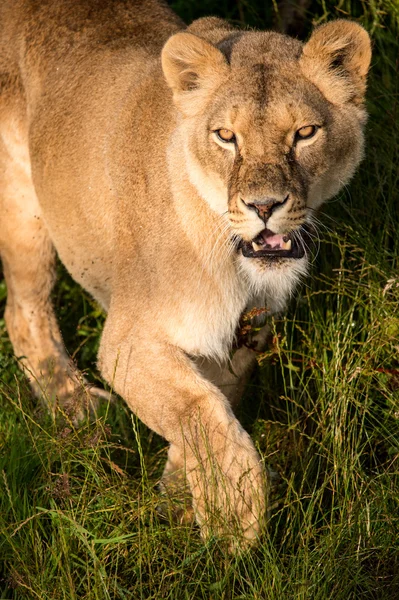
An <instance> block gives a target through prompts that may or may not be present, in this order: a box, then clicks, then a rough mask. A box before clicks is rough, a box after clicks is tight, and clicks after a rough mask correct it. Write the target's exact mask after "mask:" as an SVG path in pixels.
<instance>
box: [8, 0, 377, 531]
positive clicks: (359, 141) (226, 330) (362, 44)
mask: <svg viewBox="0 0 399 600" xmlns="http://www.w3.org/2000/svg"><path fill="white" fill-rule="evenodd" d="M0 24H1V37H0V40H1V41H0V44H1V46H0V65H1V70H0V72H1V87H0V94H1V95H0V132H1V141H0V144H1V146H0V153H1V154H0V160H1V170H0V174H1V204H0V206H1V228H0V250H1V258H2V261H3V267H4V273H5V277H6V280H7V286H8V300H7V308H6V314H5V319H6V323H7V328H8V332H9V335H10V338H11V340H12V343H13V346H14V350H15V354H16V355H17V356H18V357H20V359H21V362H22V364H23V365H24V368H25V370H26V372H27V374H28V376H29V377H30V379H31V384H32V387H33V389H34V391H35V392H36V393H37V394H42V392H45V395H46V397H48V398H50V399H52V400H53V402H54V403H55V399H56V398H58V401H59V402H60V403H61V404H64V405H65V406H66V405H68V403H71V402H72V401H73V399H76V398H80V402H83V400H82V399H81V398H82V394H81V390H82V379H81V377H79V374H78V372H77V370H76V368H75V367H74V365H73V364H72V363H71V361H70V360H69V359H68V357H67V355H66V352H65V350H64V347H63V344H62V340H61V336H60V332H59V329H58V326H57V323H56V319H55V316H54V313H53V309H52V306H51V301H50V293H51V288H52V285H53V279H54V261H55V252H57V253H58V255H59V257H60V259H61V260H62V262H63V263H64V265H65V266H66V268H67V269H68V271H69V272H70V273H71V274H72V276H73V277H74V279H75V280H76V281H78V282H79V283H80V284H81V285H82V286H83V287H84V288H85V289H86V290H88V291H89V292H90V293H91V294H92V295H93V296H94V298H96V300H97V301H98V302H99V303H100V304H101V306H102V307H103V308H104V310H105V311H106V312H107V313H108V316H107V320H106V324H105V327H104V332H103V335H102V340H101V347H100V352H99V368H100V370H101V373H102V376H103V377H104V378H105V380H106V381H108V382H109V384H110V385H112V387H113V389H115V390H116V392H118V393H119V394H120V395H121V396H122V397H123V398H124V399H125V400H126V402H127V403H128V405H129V406H130V407H131V409H132V410H133V411H134V412H135V413H136V414H137V415H138V416H139V417H140V419H142V420H143V421H144V422H145V423H146V424H147V425H148V426H149V427H151V428H152V429H153V430H155V431H156V432H157V433H159V434H160V435H162V436H163V437H164V438H166V439H167V440H168V441H169V442H170V450H169V457H168V461H167V465H166V468H165V472H164V476H163V484H164V487H165V488H166V490H168V489H174V488H177V489H178V488H179V487H180V488H184V486H185V485H186V483H187V484H188V486H189V489H190V491H191V493H192V498H193V508H194V512H195V516H196V519H197V521H198V523H199V524H200V525H201V528H202V532H203V534H204V535H206V534H207V533H208V532H209V531H210V530H212V531H217V532H220V533H222V534H223V533H232V532H235V533H236V534H238V538H237V539H239V537H240V535H241V537H242V539H244V540H247V541H250V540H252V539H254V538H255V537H256V536H257V534H258V532H259V530H260V527H261V524H262V520H263V516H264V513H265V510H266V501H265V498H266V478H265V474H264V470H263V468H262V465H261V462H260V457H259V456H258V454H257V452H256V450H255V448H254V445H253V443H252V442H251V439H250V437H249V435H248V434H247V433H246V432H245V431H244V430H243V429H242V427H241V426H240V424H239V422H238V421H237V419H236V418H235V416H234V414H233V411H232V408H231V405H230V403H229V400H231V401H233V400H235V397H236V395H237V391H239V389H240V388H241V381H242V379H241V378H242V377H243V376H244V375H245V373H246V372H247V371H248V368H249V367H250V365H251V363H252V362H253V353H252V351H251V350H249V349H248V348H241V349H240V350H239V351H237V352H236V354H235V355H234V359H233V364H232V366H231V365H229V364H228V362H229V352H230V349H231V347H232V343H233V340H234V336H235V331H236V328H237V324H238V322H239V319H240V315H241V314H242V313H243V311H244V310H246V309H248V308H250V307H252V306H254V305H261V306H262V305H266V306H267V307H268V309H269V311H270V312H273V311H277V310H280V309H282V308H283V307H284V305H285V303H286V300H287V297H288V296H289V295H290V294H291V293H292V291H293V289H294V287H295V285H296V284H297V282H298V280H299V279H300V278H301V277H302V276H303V275H305V274H306V271H307V264H308V250H307V244H306V241H305V239H304V237H303V234H304V231H305V230H306V227H307V226H308V224H309V223H311V222H312V215H313V213H314V210H315V209H316V208H317V207H318V206H319V205H320V204H321V202H323V201H324V200H326V199H327V198H329V197H331V196H333V195H334V194H336V193H337V191H338V190H339V189H340V188H341V187H342V186H343V185H344V184H345V183H346V182H347V181H348V180H349V178H350V177H351V176H352V174H353V172H354V170H355V168H356V166H357V165H358V163H359V161H360V159H361V156H362V152H363V134H362V129H363V126H364V123H365V120H366V114H365V109H364V107H363V99H364V93H365V85H366V74H367V70H368V68H369V62H370V41H369V37H368V35H367V33H366V32H365V30H364V29H363V28H362V27H360V26H359V25H357V24H356V23H352V22H349V21H344V20H339V21H335V22H332V23H328V24H326V25H323V26H321V27H319V28H317V29H316V30H315V31H314V33H313V35H312V36H311V38H310V40H309V41H308V42H307V43H306V44H302V43H301V42H299V41H297V40H294V39H291V38H289V37H286V36H284V35H281V34H277V33H273V32H259V31H240V30H237V29H234V28H233V27H231V26H230V25H229V24H228V23H227V22H225V21H223V20H221V19H217V18H205V19H199V20H198V21H195V22H194V23H193V24H192V25H190V26H189V27H185V25H184V24H183V23H182V22H181V21H180V19H179V18H178V17H177V16H176V15H175V14H174V13H173V12H172V11H171V10H170V9H169V8H168V7H167V5H166V3H163V2H160V1H158V0H113V1H112V2H110V0H76V1H74V2H69V1H67V0H3V2H2V3H1V5H0ZM223 390H226V393H224V392H223ZM87 393H88V394H90V395H91V396H92V397H93V398H94V397H95V396H98V395H101V391H100V390H97V389H95V388H90V387H89V386H87ZM237 524H238V530H237V528H236V529H234V528H233V527H232V526H233V525H237Z"/></svg>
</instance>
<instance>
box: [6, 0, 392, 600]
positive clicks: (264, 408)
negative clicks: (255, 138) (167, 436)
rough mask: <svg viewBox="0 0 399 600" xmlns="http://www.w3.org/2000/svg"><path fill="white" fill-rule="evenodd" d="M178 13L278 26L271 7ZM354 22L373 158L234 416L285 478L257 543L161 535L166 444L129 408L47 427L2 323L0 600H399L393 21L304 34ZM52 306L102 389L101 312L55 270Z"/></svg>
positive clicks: (183, 0)
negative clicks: (369, 62) (242, 545)
mask: <svg viewBox="0 0 399 600" xmlns="http://www.w3.org/2000/svg"><path fill="white" fill-rule="evenodd" d="M174 6H175V8H176V9H178V10H179V11H180V13H181V14H182V15H183V16H184V17H185V18H187V19H190V18H194V17H197V16H200V15H201V14H205V13H212V12H213V13H215V12H218V13H219V14H224V15H227V16H228V17H229V18H231V19H233V20H236V21H240V20H241V21H242V20H243V19H244V20H245V22H247V23H249V24H250V25H259V26H264V27H265V26H269V25H270V24H271V22H272V20H273V19H274V22H276V13H275V10H274V8H273V7H274V5H273V3H269V4H267V3H260V2H259V3H256V2H254V1H253V2H250V1H249V0H247V1H245V2H244V0H243V1H242V2H236V3H233V2H231V3H230V2H229V3H227V2H225V3H224V4H223V3H219V4H218V5H217V6H216V4H215V2H214V1H213V0H208V2H206V3H203V4H201V5H200V3H199V2H194V1H191V2H190V1H188V0H179V1H176V2H174ZM199 6H201V9H199V8H198V7H199ZM345 15H352V16H353V17H355V18H358V19H359V20H360V21H361V22H362V23H364V24H365V26H366V27H368V29H369V30H370V31H371V32H372V35H373V39H374V48H375V55H374V60H373V69H372V72H371V77H370V92H369V111H370V115H371V118H370V122H369V125H368V131H367V157H366V159H365V161H364V162H363V164H362V166H361V168H360V171H359V173H358V175H357V176H356V178H355V179H354V181H353V182H352V184H351V186H350V187H349V188H348V189H347V190H345V191H344V192H343V193H341V194H340V196H339V197H338V198H336V199H334V201H332V202H330V203H329V204H328V205H327V206H326V207H325V209H324V211H323V215H324V216H321V220H322V222H323V223H324V225H325V227H324V228H323V229H322V237H323V241H322V244H321V247H320V252H319V254H318V256H317V259H316V260H315V264H314V267H313V274H312V276H311V277H310V278H309V279H308V281H307V282H306V285H304V286H303V288H302V290H301V291H300V293H299V294H298V297H297V298H296V300H295V301H294V302H293V303H292V305H291V307H290V309H289V311H288V312H287V315H286V316H285V317H284V318H282V319H281V320H279V321H275V322H273V323H272V328H273V340H272V342H271V343H270V345H269V347H268V348H267V351H266V352H265V353H264V355H262V356H261V357H260V368H259V369H258V371H257V373H256V374H255V375H254V377H253V379H252V381H251V383H250V385H249V386H248V389H247V392H246V397H245V399H244V402H243V404H242V407H241V409H240V418H241V421H242V422H243V424H244V425H245V427H246V428H247V429H248V430H249V431H250V432H251V435H252V436H253V439H254V440H255V441H256V444H257V445H258V447H259V449H260V452H261V454H262V456H263V457H264V459H265V462H266V463H267V464H268V465H269V466H270V468H271V469H272V471H273V472H275V473H276V477H275V478H274V480H273V490H272V511H271V518H270V522H269V526H268V531H267V533H266V534H265V535H264V536H263V538H262V540H261V544H260V545H259V547H258V548H257V549H255V550H253V551H251V552H248V553H246V554H244V555H242V556H240V557H233V556H229V555H226V553H225V552H224V550H223V547H222V546H220V544H219V542H218V541H217V540H210V541H209V542H208V543H207V544H206V545H204V544H203V543H202V542H201V540H200V538H199V534H198V530H197V528H196V527H195V526H193V527H187V526H176V525H174V526H171V525H170V524H169V523H168V522H165V521H162V520H161V519H160V518H159V517H158V516H157V511H156V507H157V503H158V502H159V496H158V493H157V487H156V485H157V481H158V480H159V477H160V474H161V472H162V468H163V462H164V460H165V457H166V446H165V443H164V442H163V441H162V440H161V439H160V438H158V437H157V436H156V435H155V434H153V433H151V432H150V431H149V430H148V429H146V428H145V426H144V425H142V424H141V423H139V422H138V421H137V420H136V419H135V418H134V417H133V416H132V415H131V414H130V412H129V411H128V409H127V408H126V407H125V405H124V404H123V402H122V401H119V402H117V403H116V404H115V405H112V406H109V407H104V408H103V413H102V414H101V416H100V417H99V418H98V420H97V421H95V422H94V423H90V424H88V423H87V424H86V425H84V426H82V427H81V428H79V429H75V428H74V426H73V425H72V424H71V423H68V422H66V423H64V424H62V425H60V424H54V423H53V422H51V420H50V419H46V418H45V417H43V415H41V414H39V413H38V412H37V409H36V406H35V401H34V400H33V399H32V397H31V394H30V391H29V388H28V385H27V383H26V381H25V379H24V377H23V376H22V374H21V373H20V371H19V369H18V366H17V364H16V361H15V359H14V358H13V354H12V349H11V346H10V343H9V341H8V338H7V335H6V332H5V328H4V322H3V321H0V365H1V368H2V370H1V382H0V393H1V412H0V598H2V599H22V598H40V599H43V600H47V599H54V600H58V599H65V600H69V599H77V600H82V599H90V600H91V599H93V600H100V599H101V600H102V599H107V598H117V599H121V600H125V599H129V600H130V599H132V600H136V599H137V600H141V599H146V600H147V599H154V600H159V599H170V600H194V599H206V600H222V599H223V600H233V599H234V600H238V599H246V600H247V599H248V600H255V599H256V600H260V599H262V600H263V599H267V600H268V599H275V600H285V599H287V600H288V599H289V600H291V599H311V600H330V599H334V600H335V599H336V600H338V599H339V600H341V599H342V600H349V599H362V600H363V599H370V600H371V599H387V600H388V599H389V600H391V599H394V598H398V597H399V536H398V533H399V485H398V484H399V477H398V475H399V465H398V456H399V359H398V357H399V312H398V306H399V264H398V251H399V235H398V233H397V229H398V223H399V197H398V191H397V190H398V183H399V182H398V179H399V174H398V164H399V95H398V91H399V90H398V65H397V63H396V62H395V61H396V60H397V56H398V43H397V41H396V37H397V29H396V27H397V24H398V18H399V17H398V15H399V8H398V5H397V4H396V3H395V0H391V1H390V0H375V1H374V2H371V1H370V2H359V1H356V2H349V1H348V0H344V1H341V2H339V3H334V2H327V1H322V2H316V1H314V2H313V3H312V5H311V7H310V9H309V15H308V16H309V20H308V22H307V23H306V26H307V27H309V26H310V24H311V21H314V22H320V21H322V20H324V19H326V18H333V17H338V16H345ZM343 134H344V132H343ZM0 301H1V304H2V305H3V306H4V302H5V286H4V284H1V286H0ZM54 301H55V304H56V306H57V311H58V314H59V317H60V321H61V325H62V329H63V334H64V339H65V341H66V344H67V346H68V349H69V351H70V353H71V354H73V355H74V356H75V358H76V360H77V361H78V363H79V365H80V367H81V368H82V369H84V370H85V371H87V372H88V376H89V377H90V378H94V377H97V375H96V372H95V367H94V363H95V355H96V349H97V345H98V338H99V333H100V330H101V324H102V321H103V316H102V315H101V312H100V311H99V310H98V308H97V307H96V305H95V304H94V303H93V302H92V300H91V299H90V298H89V297H88V296H87V295H86V294H85V293H84V292H82V291H81V290H80V289H79V288H78V287H77V286H76V285H75V284H74V283H73V282H72V281H71V280H70V279H69V277H68V276H67V275H66V274H65V272H64V271H63V270H62V268H61V267H60V281H59V283H58V285H57V288H56V290H55V293H54Z"/></svg>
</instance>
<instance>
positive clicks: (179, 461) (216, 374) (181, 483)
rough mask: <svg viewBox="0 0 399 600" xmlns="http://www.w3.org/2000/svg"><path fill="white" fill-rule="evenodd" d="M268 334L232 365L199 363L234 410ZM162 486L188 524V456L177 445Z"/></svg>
mask: <svg viewBox="0 0 399 600" xmlns="http://www.w3.org/2000/svg"><path fill="white" fill-rule="evenodd" d="M268 332H269V328H268V327H263V328H262V329H261V330H260V332H259V333H258V334H257V335H256V337H255V338H254V340H253V341H254V349H252V348H248V347H246V346H242V347H241V348H239V349H238V350H236V352H235V353H234V355H233V357H232V359H231V361H230V362H229V363H228V364H224V365H221V364H220V363H219V362H217V361H214V360H211V359H206V358H201V359H198V360H197V361H196V364H197V366H198V368H199V370H200V372H201V374H202V375H203V376H204V377H205V378H206V379H207V380H208V381H210V382H212V383H213V384H214V385H216V386H217V387H218V388H219V389H220V391H221V392H222V393H223V394H224V395H225V396H226V398H227V399H228V401H229V403H230V405H231V407H232V408H233V410H236V408H237V407H238V405H239V403H240V400H241V397H242V394H243V392H244V388H245V386H246V384H247V383H248V379H249V377H250V376H251V373H252V372H253V370H254V368H255V365H256V353H257V352H259V351H261V350H263V348H264V346H265V342H266V337H267V335H268ZM160 487H161V491H162V493H164V494H165V495H166V496H168V497H169V498H171V499H173V500H177V504H176V506H175V508H174V510H173V513H174V516H175V518H176V519H177V520H178V521H180V522H182V521H184V522H188V521H189V520H190V519H192V518H194V514H193V512H192V510H190V505H189V503H188V501H187V481H186V477H185V468H184V456H183V455H182V454H181V453H180V450H179V448H178V447H176V446H175V445H174V444H171V445H170V447H169V450H168V458H167V461H166V465H165V469H164V472H163V474H162V478H161V484H160ZM179 505H180V507H183V509H184V510H182V509H181V508H180V507H179Z"/></svg>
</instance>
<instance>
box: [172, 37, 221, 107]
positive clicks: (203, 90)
mask: <svg viewBox="0 0 399 600" xmlns="http://www.w3.org/2000/svg"><path fill="white" fill-rule="evenodd" d="M161 59H162V69H163V73H164V76H165V79H166V81H167V83H168V85H169V87H170V88H171V89H172V91H173V99H174V102H175V104H176V105H177V106H178V108H179V109H180V110H181V111H182V112H183V113H185V114H195V113H196V112H197V111H198V110H200V109H201V108H202V107H203V105H204V103H205V102H206V99H207V97H208V96H209V94H210V93H211V92H212V91H213V90H214V89H215V88H216V87H217V86H218V85H219V84H220V82H221V81H223V79H224V78H226V77H227V76H228V73H229V66H228V64H227V62H226V59H225V57H224V56H223V54H222V53H221V52H220V50H218V48H216V46H214V45H213V44H211V43H210V42H207V41H206V40H204V39H202V38H200V37H198V36H197V35H193V34H192V33H186V32H182V33H176V34H175V35H173V36H172V37H170V38H169V40H168V41H167V42H166V44H165V46H164V47H163V50H162V56H161Z"/></svg>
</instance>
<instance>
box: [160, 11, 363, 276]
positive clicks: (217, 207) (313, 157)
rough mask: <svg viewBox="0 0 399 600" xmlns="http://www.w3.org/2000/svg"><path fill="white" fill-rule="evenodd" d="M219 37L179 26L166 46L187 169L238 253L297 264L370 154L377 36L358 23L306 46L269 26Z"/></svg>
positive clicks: (327, 29) (258, 260) (335, 26)
mask: <svg viewBox="0 0 399 600" xmlns="http://www.w3.org/2000/svg"><path fill="white" fill-rule="evenodd" d="M220 35H221V36H222V39H221V40H219V41H218V43H217V44H210V43H209V42H207V41H205V40H204V39H202V38H199V37H197V36H194V35H192V34H191V33H180V34H177V35H175V36H173V37H172V38H171V39H170V40H169V41H168V43H167V44H166V46H165V48H164V51H163V68H164V73H165V76H166V79H167V81H168V83H169V85H170V86H171V87H172V90H173V92H174V99H175V103H176V105H177V106H178V108H179V110H180V112H181V116H182V118H181V123H180V126H179V129H180V136H181V137H180V139H183V144H184V158H185V161H186V168H187V171H188V173H189V174H190V179H191V181H192V183H193V184H194V185H195V187H196V188H197V190H198V192H199V194H200V195H201V196H202V197H203V198H204V199H205V200H206V201H207V202H208V204H209V205H210V207H211V208H212V209H213V210H214V211H215V212H216V213H218V214H219V215H221V216H223V217H224V218H225V219H226V220H227V222H228V225H229V231H230V235H231V237H232V239H234V240H235V243H236V248H237V252H241V253H242V256H243V257H244V258H245V259H247V260H248V261H252V262H253V264H254V265H255V266H258V267H259V268H261V269H264V267H265V265H267V266H268V268H270V266H272V265H275V264H276V263H278V264H279V268H281V265H283V264H285V265H287V266H292V263H293V261H298V260H299V259H302V258H303V257H304V256H305V255H306V253H307V230H308V228H309V225H310V224H311V223H312V219H313V216H314V211H315V209H316V208H317V207H318V206H320V204H321V203H322V202H323V201H325V200H326V199H328V198H330V197H331V196H333V195H334V194H336V193H337V192H338V191H339V189H340V188H341V187H342V186H343V185H344V184H346V183H347V182H348V180H349V179H350V177H351V176H352V175H353V173H354V170H355V168H356V166H357V165H358V163H359V161H360V159H361V157H362V151H363V143H364V142H363V133H362V129H363V125H364V123H365V120H366V115H365V111H364V109H363V107H362V100H363V95H364V90H365V77H366V74H367V70H368V66H369V62H370V42H369V38H368V35H367V33H366V32H365V31H364V30H363V29H362V28H361V27H360V26H358V25H356V24H355V23H351V22H348V21H335V22H333V23H330V24H328V25H325V26H323V27H320V28H319V29H317V30H316V31H315V33H314V34H313V35H312V37H311V38H310V40H309V42H308V43H307V44H306V45H302V44H301V43H300V42H298V41H296V40H293V39H291V38H288V37H285V36H282V35H280V34H276V33H270V32H269V33H260V32H255V33H254V32H246V33H241V34H237V32H234V33H231V32H229V33H227V35H226V31H223V32H221V34H220ZM210 37H212V38H213V40H215V39H217V35H215V32H213V33H212V34H211V35H210Z"/></svg>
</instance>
